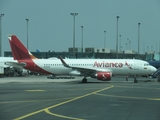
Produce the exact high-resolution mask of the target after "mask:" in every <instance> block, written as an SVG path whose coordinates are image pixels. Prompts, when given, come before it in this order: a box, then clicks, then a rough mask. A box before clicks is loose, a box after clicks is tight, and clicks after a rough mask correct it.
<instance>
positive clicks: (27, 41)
mask: <svg viewBox="0 0 160 120" xmlns="http://www.w3.org/2000/svg"><path fill="white" fill-rule="evenodd" d="M26 21H27V49H28V21H29V19H27V18H26Z"/></svg>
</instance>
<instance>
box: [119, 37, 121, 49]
mask: <svg viewBox="0 0 160 120" xmlns="http://www.w3.org/2000/svg"><path fill="white" fill-rule="evenodd" d="M119 50H120V51H121V35H119Z"/></svg>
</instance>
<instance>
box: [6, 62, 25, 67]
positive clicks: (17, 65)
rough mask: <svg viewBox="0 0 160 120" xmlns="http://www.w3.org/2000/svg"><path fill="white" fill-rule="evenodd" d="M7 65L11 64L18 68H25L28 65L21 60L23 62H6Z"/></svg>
mask: <svg viewBox="0 0 160 120" xmlns="http://www.w3.org/2000/svg"><path fill="white" fill-rule="evenodd" d="M5 64H6V65H10V66H13V67H16V68H23V67H24V66H26V63H24V62H21V63H17V62H5Z"/></svg>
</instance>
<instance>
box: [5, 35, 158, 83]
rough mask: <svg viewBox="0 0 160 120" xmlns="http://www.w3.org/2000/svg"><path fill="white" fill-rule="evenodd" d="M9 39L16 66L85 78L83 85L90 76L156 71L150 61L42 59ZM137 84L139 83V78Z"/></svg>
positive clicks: (104, 76)
mask: <svg viewBox="0 0 160 120" xmlns="http://www.w3.org/2000/svg"><path fill="white" fill-rule="evenodd" d="M8 39H9V42H10V47H11V49H12V55H13V57H14V59H15V60H17V61H18V63H13V62H12V64H13V65H14V64H16V65H18V64H19V66H23V67H24V68H25V69H27V70H30V71H34V72H39V73H43V74H53V75H79V76H84V78H83V79H82V82H87V78H86V77H92V78H97V79H98V80H102V81H109V80H111V77H112V76H113V75H114V76H115V75H123V76H128V75H132V76H137V75H148V74H152V73H154V72H155V71H156V68H155V67H153V66H151V65H149V63H148V62H146V61H142V60H136V59H62V58H61V57H59V59H38V58H36V57H35V56H33V55H32V54H31V53H30V51H29V50H28V49H27V48H26V47H25V46H24V45H23V44H22V43H21V41H20V40H19V39H18V38H17V37H16V36H15V35H11V36H9V37H8ZM134 82H137V80H136V77H135V80H134Z"/></svg>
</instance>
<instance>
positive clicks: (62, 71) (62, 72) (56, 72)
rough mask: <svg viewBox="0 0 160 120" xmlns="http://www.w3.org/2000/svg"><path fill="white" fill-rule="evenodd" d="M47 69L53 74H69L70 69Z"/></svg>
mask: <svg viewBox="0 0 160 120" xmlns="http://www.w3.org/2000/svg"><path fill="white" fill-rule="evenodd" d="M45 70H46V71H48V72H50V73H52V74H61V75H68V74H69V72H70V70H69V69H64V68H61V69H60V68H54V69H53V68H48V69H45Z"/></svg>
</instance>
